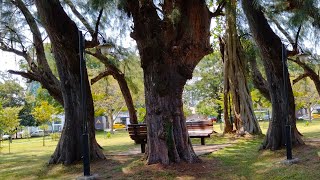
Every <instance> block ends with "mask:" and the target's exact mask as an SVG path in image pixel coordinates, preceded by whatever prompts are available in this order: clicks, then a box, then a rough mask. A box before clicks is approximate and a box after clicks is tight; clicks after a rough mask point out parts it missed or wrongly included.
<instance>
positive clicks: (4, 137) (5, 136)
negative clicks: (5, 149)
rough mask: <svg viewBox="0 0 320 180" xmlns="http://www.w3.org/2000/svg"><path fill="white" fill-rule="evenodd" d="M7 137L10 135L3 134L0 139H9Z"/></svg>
mask: <svg viewBox="0 0 320 180" xmlns="http://www.w3.org/2000/svg"><path fill="white" fill-rule="evenodd" d="M9 137H10V135H7V134H5V135H3V136H2V139H3V140H5V139H9Z"/></svg>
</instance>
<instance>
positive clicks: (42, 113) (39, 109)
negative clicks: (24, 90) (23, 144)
mask: <svg viewBox="0 0 320 180" xmlns="http://www.w3.org/2000/svg"><path fill="white" fill-rule="evenodd" d="M31 114H32V115H33V117H34V118H35V119H36V121H37V122H38V124H40V125H41V127H42V128H43V141H42V142H43V146H45V131H46V130H47V127H48V123H49V122H51V121H52V120H53V115H54V114H56V109H55V108H54V106H52V105H50V104H49V103H48V102H47V101H42V102H41V103H40V104H38V105H37V106H36V107H35V108H34V109H33V110H32V112H31Z"/></svg>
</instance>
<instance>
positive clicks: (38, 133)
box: [30, 129, 48, 137]
mask: <svg viewBox="0 0 320 180" xmlns="http://www.w3.org/2000/svg"><path fill="white" fill-rule="evenodd" d="M43 135H48V134H47V133H44V131H43V130H41V129H39V130H36V131H33V132H32V133H31V134H30V136H31V137H39V136H43Z"/></svg>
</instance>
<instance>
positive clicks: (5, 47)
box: [0, 42, 33, 67]
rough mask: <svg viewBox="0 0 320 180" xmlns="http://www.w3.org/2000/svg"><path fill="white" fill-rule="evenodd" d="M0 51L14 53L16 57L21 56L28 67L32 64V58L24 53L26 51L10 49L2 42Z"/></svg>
mask: <svg viewBox="0 0 320 180" xmlns="http://www.w3.org/2000/svg"><path fill="white" fill-rule="evenodd" d="M0 49H1V50H2V51H6V52H11V53H14V54H16V55H18V56H21V57H23V58H25V59H26V60H27V62H28V64H29V66H30V67H31V65H32V64H33V60H32V58H31V57H30V55H29V54H28V53H27V52H26V51H20V50H18V49H15V48H12V47H9V46H8V45H6V44H5V43H3V42H0Z"/></svg>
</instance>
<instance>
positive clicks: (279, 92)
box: [242, 0, 304, 150]
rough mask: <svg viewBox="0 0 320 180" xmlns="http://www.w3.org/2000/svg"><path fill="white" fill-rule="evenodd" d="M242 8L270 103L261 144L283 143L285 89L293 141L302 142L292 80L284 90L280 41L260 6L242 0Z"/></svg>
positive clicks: (276, 145)
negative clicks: (269, 116) (270, 116)
mask: <svg viewBox="0 0 320 180" xmlns="http://www.w3.org/2000/svg"><path fill="white" fill-rule="evenodd" d="M242 8H243V10H244V13H245V15H246V17H247V19H248V22H249V26H250V30H251V32H252V34H253V37H254V39H255V41H256V43H257V45H258V47H259V50H260V53H261V56H262V60H263V65H264V68H265V70H266V75H267V81H268V85H269V90H270V98H271V103H272V120H271V121H270V123H269V128H268V131H267V135H266V138H265V140H264V142H263V147H262V148H265V149H271V150H276V149H280V148H281V147H283V146H284V145H285V123H286V122H285V119H286V117H284V115H283V114H284V113H283V112H285V109H284V107H285V106H284V103H285V102H284V97H285V95H284V93H288V101H289V105H288V106H289V107H288V116H289V117H288V118H289V119H288V123H289V124H290V125H291V127H292V134H291V135H292V144H293V145H297V144H304V142H303V141H302V139H301V135H300V133H299V132H298V130H297V127H296V117H295V105H294V97H293V92H292V87H291V84H290V83H289V84H288V92H284V91H283V89H284V79H283V65H282V49H281V48H282V42H281V40H280V38H279V37H278V36H277V35H276V34H275V33H274V32H273V31H272V29H271V28H270V26H269V24H268V22H267V19H266V18H265V16H264V14H263V13H262V11H261V7H257V6H256V5H254V4H253V1H251V0H242ZM287 77H288V78H287V82H290V80H289V76H287Z"/></svg>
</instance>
